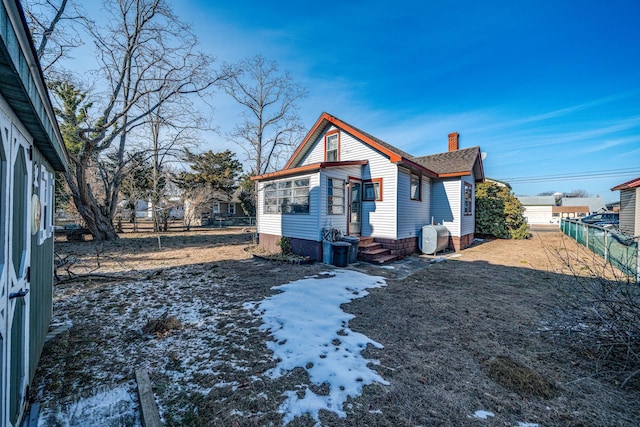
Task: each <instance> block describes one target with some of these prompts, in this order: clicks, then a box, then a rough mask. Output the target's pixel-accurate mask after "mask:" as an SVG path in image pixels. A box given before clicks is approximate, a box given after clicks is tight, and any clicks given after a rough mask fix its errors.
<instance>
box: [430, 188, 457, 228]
mask: <svg viewBox="0 0 640 427" xmlns="http://www.w3.org/2000/svg"><path fill="white" fill-rule="evenodd" d="M461 185H462V183H461V182H460V180H459V179H450V180H433V181H431V216H433V219H434V221H435V223H436V224H442V225H444V226H445V227H447V229H448V230H449V232H450V233H451V235H452V236H460V235H461V234H460V216H461V215H460V212H461V210H460V202H461V200H462V191H461Z"/></svg>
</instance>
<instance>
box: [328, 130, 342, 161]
mask: <svg viewBox="0 0 640 427" xmlns="http://www.w3.org/2000/svg"><path fill="white" fill-rule="evenodd" d="M326 138H327V140H326V146H327V152H326V156H325V160H326V161H327V162H337V161H338V147H339V144H338V133H332V134H331V135H327V137H326Z"/></svg>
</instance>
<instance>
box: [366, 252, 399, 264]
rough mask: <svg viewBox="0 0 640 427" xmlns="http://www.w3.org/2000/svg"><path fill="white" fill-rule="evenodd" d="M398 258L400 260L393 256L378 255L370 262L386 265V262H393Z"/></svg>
mask: <svg viewBox="0 0 640 427" xmlns="http://www.w3.org/2000/svg"><path fill="white" fill-rule="evenodd" d="M398 258H400V257H399V256H398V255H394V254H387V255H379V256H377V257H376V258H374V259H373V260H372V261H370V262H372V263H375V264H386V263H387V262H390V261H395V260H397V259H398Z"/></svg>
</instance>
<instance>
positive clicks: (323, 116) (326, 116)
mask: <svg viewBox="0 0 640 427" xmlns="http://www.w3.org/2000/svg"><path fill="white" fill-rule="evenodd" d="M330 117H331V116H330V115H329V114H327V113H322V114H320V117H318V120H316V122H315V124H314V125H313V127H312V128H311V129H310V130H309V132H308V133H307V135H305V137H304V139H303V140H302V142H301V143H300V145H299V146H298V148H296V151H294V152H293V155H292V156H291V158H290V159H289V161H288V162H287V164H286V165H284V168H285V169H289V168H290V167H291V164H292V163H293V161H294V160H295V158H296V157H298V154H300V152H301V151H302V148H303V147H304V146H305V145H307V142H309V139H311V135H313V134H314V133H315V132H316V130H318V128H319V127H320V125H322V123H323V122H324V121H325V120H328V121H330V120H329V118H330Z"/></svg>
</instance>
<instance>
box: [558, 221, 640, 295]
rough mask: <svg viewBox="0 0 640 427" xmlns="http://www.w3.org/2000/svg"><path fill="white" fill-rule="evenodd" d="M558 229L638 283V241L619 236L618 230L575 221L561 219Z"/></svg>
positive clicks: (639, 269) (639, 261)
mask: <svg viewBox="0 0 640 427" xmlns="http://www.w3.org/2000/svg"><path fill="white" fill-rule="evenodd" d="M560 228H561V230H562V232H563V233H564V234H566V235H567V236H569V237H571V238H573V239H574V240H575V241H576V242H578V243H580V244H581V245H583V246H585V247H586V248H587V249H589V250H591V251H592V252H594V253H596V254H598V255H600V256H602V257H603V258H604V259H605V261H607V262H610V263H611V264H612V265H614V266H615V267H617V268H618V269H620V271H622V272H623V273H625V274H627V275H629V276H633V277H635V278H636V280H637V281H639V282H640V258H639V256H638V246H639V245H640V242H639V241H638V239H633V238H630V237H627V236H625V235H623V234H620V232H619V231H618V230H613V229H607V228H604V227H600V226H597V225H591V224H585V223H582V222H578V221H575V220H566V219H563V220H562V222H561V223H560Z"/></svg>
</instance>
